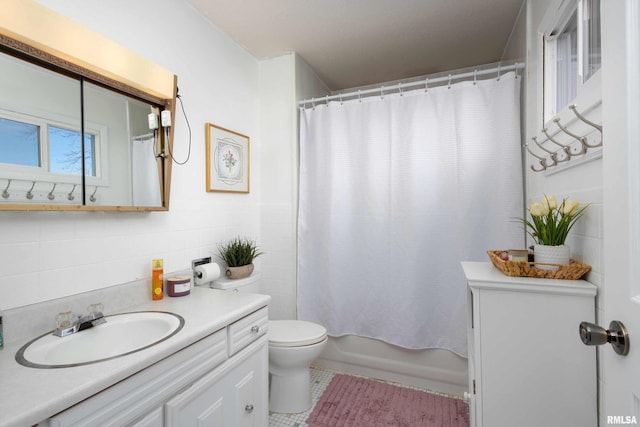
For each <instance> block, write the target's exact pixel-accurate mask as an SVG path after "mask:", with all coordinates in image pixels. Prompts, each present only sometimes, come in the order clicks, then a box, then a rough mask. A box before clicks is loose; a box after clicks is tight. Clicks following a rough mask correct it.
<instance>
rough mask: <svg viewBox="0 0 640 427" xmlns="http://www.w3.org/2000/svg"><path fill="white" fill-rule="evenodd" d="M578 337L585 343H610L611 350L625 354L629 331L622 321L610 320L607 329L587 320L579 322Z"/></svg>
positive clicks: (626, 352)
mask: <svg viewBox="0 0 640 427" xmlns="http://www.w3.org/2000/svg"><path fill="white" fill-rule="evenodd" d="M580 339H581V340H582V342H583V343H584V344H585V345H601V344H606V343H611V346H612V347H613V350H614V351H615V352H616V353H618V354H621V355H622V356H626V355H627V354H628V353H629V333H628V332H627V328H625V327H624V325H623V324H622V322H619V321H617V320H612V321H611V323H609V329H608V330H606V329H604V328H603V327H601V326H598V325H594V324H593V323H589V322H581V323H580Z"/></svg>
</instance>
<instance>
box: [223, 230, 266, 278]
mask: <svg viewBox="0 0 640 427" xmlns="http://www.w3.org/2000/svg"><path fill="white" fill-rule="evenodd" d="M262 254H263V252H261V251H260V248H259V247H258V245H256V242H255V241H254V240H251V239H248V238H246V237H236V238H234V239H232V240H230V241H228V242H227V243H224V244H221V245H219V246H218V255H219V256H220V258H221V259H222V260H223V261H224V262H225V263H226V264H227V270H226V274H227V277H228V278H230V279H242V278H243V277H247V276H250V275H251V273H253V268H254V266H253V260H254V259H256V258H257V257H259V256H260V255H262Z"/></svg>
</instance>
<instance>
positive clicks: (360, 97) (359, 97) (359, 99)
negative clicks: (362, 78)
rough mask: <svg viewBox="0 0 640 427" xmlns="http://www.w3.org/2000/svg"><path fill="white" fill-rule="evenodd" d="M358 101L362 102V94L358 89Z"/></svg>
mask: <svg viewBox="0 0 640 427" xmlns="http://www.w3.org/2000/svg"><path fill="white" fill-rule="evenodd" d="M358 102H362V94H361V93H360V89H358Z"/></svg>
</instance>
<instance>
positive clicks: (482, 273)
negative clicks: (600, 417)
mask: <svg viewBox="0 0 640 427" xmlns="http://www.w3.org/2000/svg"><path fill="white" fill-rule="evenodd" d="M462 267H463V269H464V273H465V276H466V278H467V282H468V322H467V341H468V353H469V359H468V360H469V411H470V420H471V427H476V426H478V427H480V426H484V427H511V426H518V427H528V426H530V427H540V426H545V427H553V426H558V427H567V426H576V427H578V426H579V427H589V426H596V425H597V377H596V350H595V348H594V347H587V346H585V345H584V344H582V341H581V340H580V336H579V333H578V328H579V324H580V322H581V321H588V322H592V323H594V321H595V295H596V291H597V288H596V287H595V286H594V285H592V284H590V283H588V282H586V281H583V280H550V279H533V278H525V277H509V276H505V275H503V274H502V272H500V271H499V270H498V269H497V268H495V267H494V266H493V265H492V264H490V263H482V262H463V263H462Z"/></svg>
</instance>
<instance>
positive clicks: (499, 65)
mask: <svg viewBox="0 0 640 427" xmlns="http://www.w3.org/2000/svg"><path fill="white" fill-rule="evenodd" d="M501 66H502V64H498V81H500V67H501Z"/></svg>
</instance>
